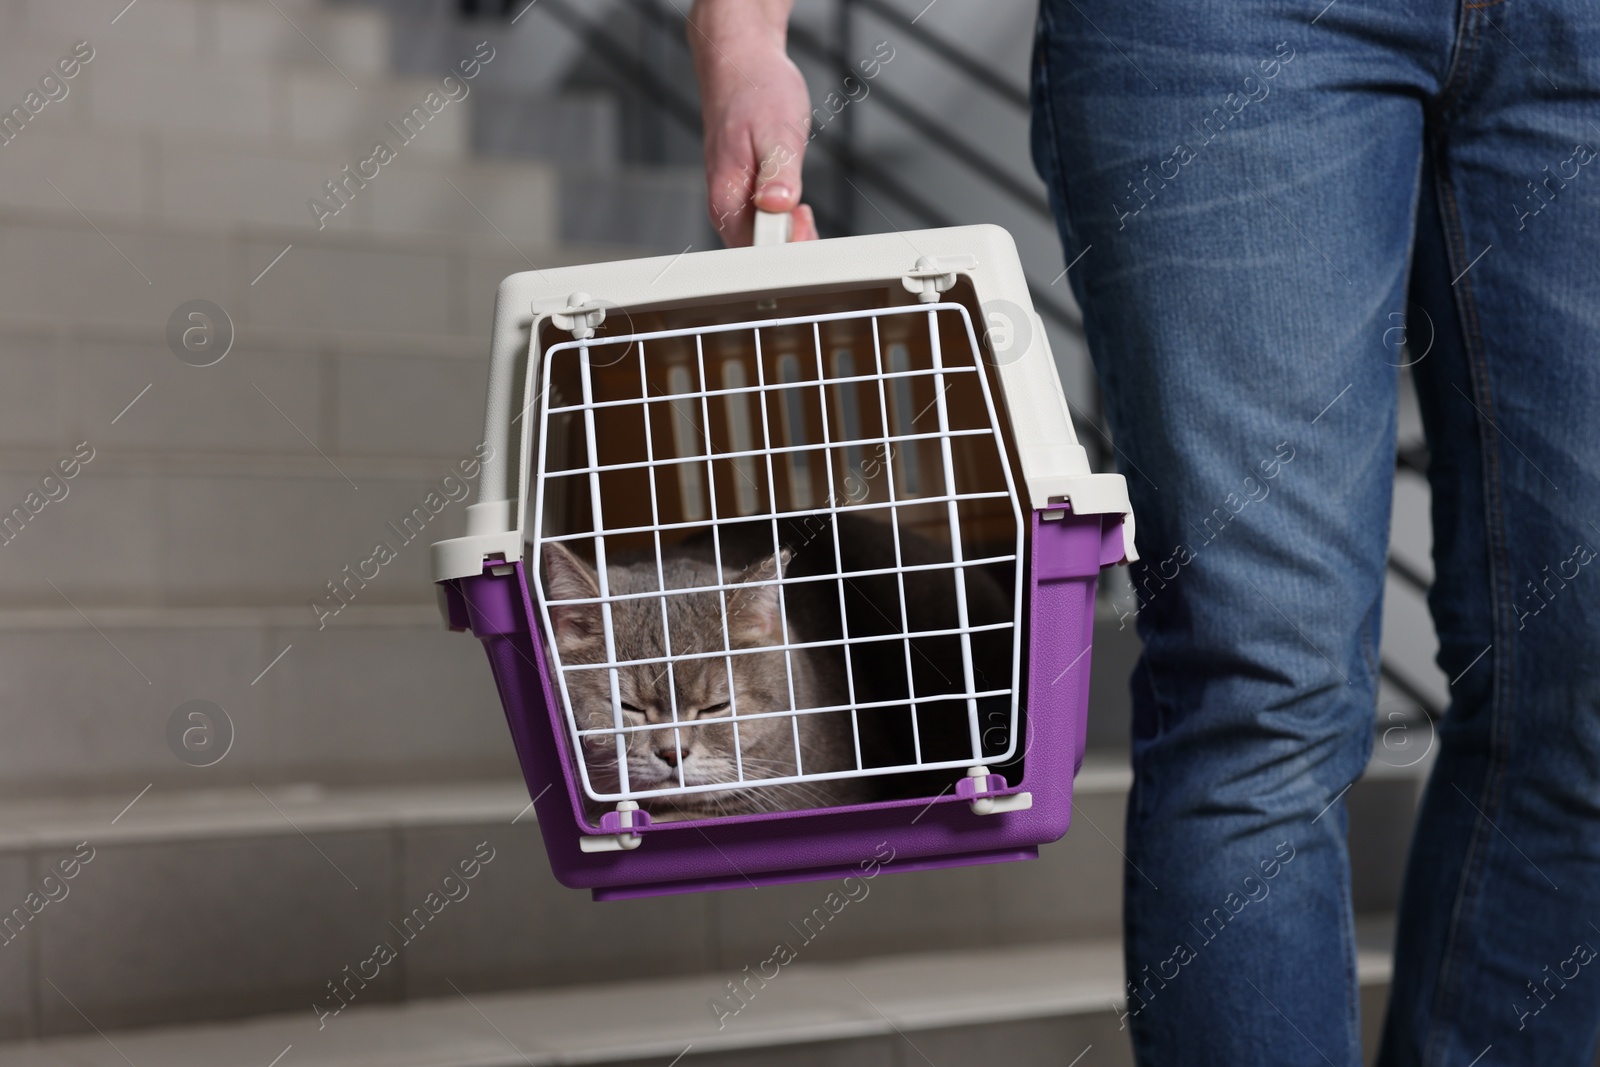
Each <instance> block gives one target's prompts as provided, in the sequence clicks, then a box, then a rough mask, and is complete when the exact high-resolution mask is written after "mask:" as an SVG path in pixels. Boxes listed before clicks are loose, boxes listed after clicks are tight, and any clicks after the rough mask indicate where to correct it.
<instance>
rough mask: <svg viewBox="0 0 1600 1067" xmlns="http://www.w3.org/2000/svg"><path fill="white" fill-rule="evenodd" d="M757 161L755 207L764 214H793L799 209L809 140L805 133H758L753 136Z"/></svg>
mask: <svg viewBox="0 0 1600 1067" xmlns="http://www.w3.org/2000/svg"><path fill="white" fill-rule="evenodd" d="M752 142H753V144H752V146H751V147H753V148H754V149H755V153H756V159H758V160H759V161H760V162H759V164H758V165H757V168H756V175H755V179H756V180H755V188H754V192H755V205H756V206H757V207H759V208H760V209H761V210H762V211H793V210H794V209H795V208H796V207H798V206H799V205H800V168H801V164H802V163H803V161H804V157H805V150H806V140H805V133H804V131H803V130H789V129H786V128H784V127H783V126H781V125H780V126H779V127H778V128H776V129H767V130H759V129H758V130H756V131H754V132H753V136H752Z"/></svg>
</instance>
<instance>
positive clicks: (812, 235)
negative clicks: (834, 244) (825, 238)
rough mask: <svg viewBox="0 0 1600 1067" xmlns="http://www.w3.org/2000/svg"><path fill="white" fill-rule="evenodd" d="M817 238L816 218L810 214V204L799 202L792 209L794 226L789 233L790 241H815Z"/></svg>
mask: <svg viewBox="0 0 1600 1067" xmlns="http://www.w3.org/2000/svg"><path fill="white" fill-rule="evenodd" d="M816 239H817V220H816V218H815V217H814V216H813V215H812V214H811V205H810V204H801V205H800V206H799V207H797V208H795V209H794V228H793V229H792V230H791V231H790V233H789V240H791V241H815V240H816Z"/></svg>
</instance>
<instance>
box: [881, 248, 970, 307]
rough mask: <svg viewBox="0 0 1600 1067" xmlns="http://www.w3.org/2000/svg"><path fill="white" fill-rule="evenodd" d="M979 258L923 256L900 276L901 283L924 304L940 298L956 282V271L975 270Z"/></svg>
mask: <svg viewBox="0 0 1600 1067" xmlns="http://www.w3.org/2000/svg"><path fill="white" fill-rule="evenodd" d="M977 266H978V260H977V258H976V257H974V256H941V257H939V258H937V259H935V258H931V257H929V256H923V257H921V258H920V259H918V260H917V264H916V266H914V267H912V268H911V271H910V273H908V274H903V275H901V276H900V284H901V285H903V286H905V287H906V292H908V293H911V294H913V295H914V296H915V297H916V298H917V299H918V300H920V301H922V302H923V303H924V304H931V303H933V302H934V301H936V300H938V299H939V294H940V293H943V292H945V291H946V290H948V289H951V288H953V287H954V286H955V284H956V272H957V271H962V270H975V269H977Z"/></svg>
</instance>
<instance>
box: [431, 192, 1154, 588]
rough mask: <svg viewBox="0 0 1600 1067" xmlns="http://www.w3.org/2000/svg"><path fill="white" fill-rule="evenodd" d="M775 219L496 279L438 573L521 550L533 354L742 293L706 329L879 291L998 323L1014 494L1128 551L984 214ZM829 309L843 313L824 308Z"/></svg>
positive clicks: (538, 370)
mask: <svg viewBox="0 0 1600 1067" xmlns="http://www.w3.org/2000/svg"><path fill="white" fill-rule="evenodd" d="M780 218H781V217H780ZM782 225H783V224H782V223H781V222H779V221H775V220H774V219H772V218H765V219H761V220H759V221H758V233H757V237H758V240H760V241H763V242H764V243H760V244H757V245H755V246H753V247H749V248H736V249H719V250H715V251H709V252H689V253H684V254H682V255H678V256H665V257H660V258H654V259H635V260H624V261H618V262H613V263H596V264H585V265H581V266H571V267H552V268H549V269H543V270H531V271H525V272H522V273H519V274H513V275H511V276H510V277H508V278H506V279H505V280H504V281H502V282H501V284H500V289H499V293H498V296H497V299H496V304H495V322H494V336H493V348H492V354H491V362H490V368H489V395H488V405H487V414H486V417H485V423H484V441H485V443H486V444H487V445H488V446H489V447H490V449H491V451H490V452H489V454H488V458H486V459H485V461H484V464H483V473H482V480H481V482H480V486H479V494H478V500H477V502H476V503H473V504H471V505H470V506H469V507H468V508H467V532H466V534H465V536H462V537H457V538H453V539H450V540H446V541H441V542H438V543H436V544H435V545H434V546H433V570H434V578H435V580H436V581H444V580H448V579H455V578H464V577H469V576H474V575H478V574H481V573H482V572H483V568H484V566H485V564H486V563H496V562H499V563H504V562H506V561H512V560H517V559H521V558H522V556H523V546H524V542H525V541H526V540H532V538H530V537H527V536H526V535H527V533H529V532H531V531H528V530H525V523H526V516H527V515H528V513H529V512H530V511H531V510H532V505H533V503H534V501H533V500H532V499H531V498H530V496H529V483H530V470H531V468H532V466H533V464H534V461H535V460H536V458H537V457H538V455H539V440H538V436H537V434H538V428H539V427H540V426H541V425H543V423H544V421H545V418H544V414H543V412H542V408H544V407H548V406H549V398H548V396H547V394H546V393H545V392H544V390H546V389H548V388H549V375H548V373H547V371H548V368H546V367H544V365H543V364H544V361H545V357H546V355H547V354H549V353H550V352H551V350H552V349H554V347H555V346H556V345H557V344H562V345H568V346H569V347H570V345H571V343H572V342H574V341H583V340H585V339H587V338H590V337H593V336H595V335H596V333H597V331H600V330H602V328H603V329H604V330H606V331H607V332H608V333H609V334H610V335H611V337H610V338H609V339H613V340H614V339H615V338H616V337H617V336H618V335H617V331H620V333H621V335H622V336H624V337H627V338H635V337H651V338H666V337H682V336H685V335H690V336H696V335H709V334H710V333H711V332H713V331H712V330H711V329H709V328H708V326H707V325H700V326H689V327H679V328H671V329H660V330H647V331H636V330H634V329H632V328H630V326H631V324H632V323H633V320H634V319H636V318H638V319H642V320H646V321H649V322H653V323H659V322H662V321H671V320H670V319H668V320H664V319H663V316H668V315H671V314H673V313H678V314H679V319H680V320H681V318H682V315H681V313H682V312H685V311H691V312H692V310H693V309H695V308H724V309H725V308H729V307H735V306H738V305H740V304H741V302H742V303H743V305H744V306H746V307H748V308H749V309H750V311H749V313H748V314H747V315H745V316H744V317H743V318H742V319H740V320H738V321H737V322H734V320H730V319H728V318H726V317H723V318H721V319H718V320H717V323H718V325H719V328H720V327H725V326H731V325H737V326H740V327H742V328H743V329H744V330H746V331H750V330H759V329H762V328H764V327H767V326H770V325H773V324H775V323H783V324H789V325H793V324H794V323H796V322H801V321H804V322H822V321H824V320H825V319H827V318H829V317H830V316H828V315H825V314H817V313H812V314H809V315H806V316H802V317H795V316H794V315H793V314H790V313H786V312H785V311H784V305H785V304H786V303H789V302H791V301H792V300H794V299H795V298H801V297H807V296H819V297H824V296H827V295H828V294H854V301H855V302H854V303H853V305H852V306H853V307H854V308H855V311H856V314H855V315H854V317H857V318H859V317H861V316H863V315H871V314H873V312H871V311H870V309H865V310H864V309H863V305H862V304H861V299H866V300H868V301H869V302H870V301H873V300H874V299H876V300H877V303H878V305H879V307H880V308H882V309H891V308H894V307H895V303H896V301H895V300H891V299H890V296H891V294H898V301H899V302H900V303H899V307H898V308H897V309H895V310H897V311H898V312H899V313H902V314H903V313H904V312H906V311H908V310H910V308H907V307H906V306H905V302H906V301H909V302H910V304H911V307H912V308H914V307H915V305H916V303H917V302H922V303H925V304H929V305H931V306H936V307H938V308H940V309H941V310H949V311H957V312H959V313H960V315H961V317H962V318H963V319H965V320H966V322H967V325H968V327H969V328H971V327H976V331H977V333H976V335H975V336H978V337H983V336H984V335H985V334H986V333H987V332H988V331H989V330H990V329H991V328H995V329H999V330H1002V331H1004V334H1005V337H1006V342H1005V344H1004V345H1002V346H1000V347H1002V348H1003V349H1004V351H1001V352H996V351H994V346H993V345H992V344H989V343H988V342H992V340H993V338H992V337H991V338H988V341H987V342H986V351H985V352H984V353H983V360H984V362H985V363H986V364H987V365H988V368H989V371H988V373H992V375H993V377H994V379H995V381H996V382H997V383H998V385H999V392H1000V399H1001V400H1002V401H1003V414H1004V422H1005V431H1006V435H1007V437H1008V440H1007V442H1006V443H1007V445H1008V451H1009V453H1010V455H1011V456H1012V457H1013V458H1014V460H1015V463H1016V466H1017V468H1018V470H1019V472H1020V475H1021V480H1022V483H1023V484H1022V486H1021V490H1022V496H1023V503H1024V504H1025V506H1027V507H1030V508H1032V509H1035V510H1039V509H1045V508H1049V507H1056V508H1059V507H1060V506H1061V505H1062V504H1063V503H1065V504H1069V505H1070V506H1071V509H1072V511H1073V513H1074V514H1078V515H1094V514H1100V515H1104V514H1119V515H1122V516H1124V522H1123V523H1122V530H1123V538H1124V549H1125V559H1126V561H1129V562H1131V561H1133V560H1135V559H1136V558H1137V556H1136V554H1135V551H1134V547H1133V546H1134V529H1133V517H1132V512H1131V509H1130V507H1129V503H1128V494H1127V484H1126V482H1125V481H1124V480H1123V478H1122V477H1121V476H1120V475H1116V474H1094V473H1092V472H1091V471H1090V469H1089V464H1088V457H1087V456H1086V454H1085V452H1084V450H1083V448H1082V446H1080V445H1079V444H1078V441H1077V437H1076V435H1075V434H1074V433H1073V429H1072V422H1071V418H1070V415H1069V409H1068V406H1067V402H1066V398H1065V396H1064V394H1063V392H1062V388H1061V382H1060V378H1059V376H1058V374H1057V371H1056V365H1055V362H1054V360H1053V358H1052V356H1051V353H1050V347H1049V341H1048V339H1047V336H1046V332H1045V328H1044V324H1043V322H1042V321H1041V320H1040V319H1039V317H1038V316H1037V314H1035V313H1034V312H1033V311H1032V310H1031V300H1030V299H1029V297H1028V290H1027V280H1026V278H1025V277H1024V275H1023V271H1022V267H1021V264H1020V262H1019V260H1018V258H1017V252H1016V246H1015V244H1014V243H1013V241H1012V239H1011V236H1010V234H1008V233H1007V232H1006V231H1005V230H1003V229H1001V228H1000V227H998V226H992V225H982V226H962V227H951V228H944V229H937V230H915V231H906V232H903V233H892V234H882V235H871V236H865V237H850V238H839V239H834V240H827V241H814V242H800V243H794V244H785V243H781V241H782V237H783V233H782V231H781V230H780V229H778V228H779V227H781V226H782ZM873 294H877V295H876V297H875V296H874V295H873ZM953 305H959V306H953ZM762 309H769V310H766V311H765V312H763V310H762ZM831 317H833V318H845V317H851V316H849V315H846V314H845V313H840V312H836V313H834V314H833V315H832V316H831ZM974 320H976V321H974ZM724 332H725V331H724ZM819 343H820V342H819ZM819 358H820V352H819ZM880 359H881V354H880ZM868 370H869V371H870V368H869V369H868ZM755 389H756V387H755V386H754V385H752V386H751V390H752V391H755ZM674 391H675V392H676V391H679V390H674ZM705 393H706V386H705V383H704V382H703V381H702V383H701V388H700V391H699V392H698V393H695V394H693V395H694V396H695V397H697V398H699V399H701V400H704V394H705ZM525 415H528V416H532V417H524V416H525ZM946 443H948V435H947V438H946Z"/></svg>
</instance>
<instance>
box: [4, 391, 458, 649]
mask: <svg viewBox="0 0 1600 1067" xmlns="http://www.w3.org/2000/svg"><path fill="white" fill-rule="evenodd" d="M262 403H263V404H265V401H262ZM134 410H135V411H137V410H138V409H137V407H135V409H134ZM268 411H269V413H270V411H271V409H270V408H269V409H268ZM128 417H129V418H131V417H132V416H131V415H129V416H128ZM88 447H89V448H92V449H94V452H93V455H92V457H90V456H89V453H88V451H87V450H85V451H84V457H85V458H89V459H90V462H89V463H87V464H86V465H85V464H81V463H80V464H79V465H78V469H77V472H76V476H75V477H73V478H71V479H62V478H60V475H59V473H58V474H57V475H56V476H55V478H53V479H51V480H50V481H49V482H45V481H43V479H44V478H45V476H46V475H48V474H50V472H51V471H53V470H55V468H56V465H57V463H58V462H60V461H61V460H63V459H66V460H72V459H73V458H74V453H73V452H72V451H71V450H68V451H65V452H62V453H59V454H58V453H52V452H44V453H38V454H34V453H19V452H11V453H7V454H6V455H5V456H4V457H3V458H4V459H5V460H7V461H8V465H9V466H10V469H9V470H7V471H4V472H3V473H0V494H3V495H0V500H3V501H4V502H5V509H6V510H5V512H4V515H5V517H6V519H7V520H8V521H9V525H7V526H5V527H4V529H5V538H4V539H0V551H4V552H5V553H6V559H7V563H8V565H7V566H6V567H5V568H3V570H0V598H3V600H0V602H3V603H4V604H6V605H7V606H10V607H47V606H59V605H61V602H62V601H61V597H60V595H59V594H58V593H56V592H55V591H54V589H52V586H51V583H54V586H55V587H57V588H59V589H60V590H62V591H64V592H65V594H66V595H67V596H69V597H72V598H73V600H74V602H76V603H78V604H79V605H80V606H82V607H91V606H92V607H102V606H103V607H227V606H233V605H248V606H262V607H265V606H284V607H289V606H292V607H295V608H297V609H298V610H299V611H300V612H302V613H303V614H304V618H305V619H306V621H307V622H311V623H315V621H316V619H317V616H316V615H315V614H314V613H313V612H312V611H311V609H310V608H309V607H307V604H308V603H309V602H310V601H312V600H313V599H315V600H316V601H318V602H326V603H327V604H329V605H333V606H336V604H337V601H335V600H334V599H333V594H332V592H331V591H330V589H329V588H328V584H327V583H329V582H337V583H340V584H342V583H343V582H345V581H346V580H350V581H352V582H357V581H359V579H358V578H357V577H355V576H356V575H357V573H358V572H359V571H361V570H365V571H366V572H368V574H369V575H370V574H372V573H373V572H376V573H377V577H376V578H375V579H372V580H371V581H369V582H367V583H365V585H364V587H358V586H356V585H352V586H350V587H349V588H350V589H352V590H354V592H352V593H346V594H345V595H346V596H348V597H352V598H354V599H355V600H357V601H358V602H360V603H364V604H365V603H371V604H397V603H398V604H418V603H431V602H432V599H433V595H434V593H433V588H432V585H431V582H432V575H431V574H430V572H429V565H428V559H427V556H428V547H427V546H428V545H429V544H430V543H432V542H433V541H435V540H442V539H443V538H445V537H448V536H456V535H458V534H459V533H460V532H461V530H462V529H463V528H464V522H465V520H464V518H463V516H464V514H465V507H466V502H467V501H468V500H469V499H470V493H471V492H473V491H475V489H476V481H475V478H468V477H466V473H471V472H474V471H475V468H474V467H473V466H472V463H473V461H474V456H473V452H472V445H471V444H470V443H469V442H467V443H463V445H462V447H461V450H460V458H459V459H450V460H436V461H432V462H431V463H430V462H428V461H408V460H384V459H360V460H358V459H351V458H345V457H338V456H331V457H329V458H328V459H323V458H322V457H319V456H316V455H314V454H313V455H310V456H309V457H302V456H289V455H277V456H273V455H266V456H218V455H212V454H205V453H196V454H180V455H173V454H159V455H155V456H151V455H145V454H139V453H136V452H131V451H127V452H123V451H118V450H116V449H115V448H113V447H112V446H111V445H109V444H107V443H106V440H105V438H104V437H102V438H101V440H100V443H99V444H98V445H97V444H95V443H93V442H90V443H89V446H88ZM306 451H308V452H309V446H307V447H306ZM29 457H31V460H32V461H31V462H29V461H28V458H29ZM462 462H466V463H467V464H468V468H467V472H466V473H464V472H463V471H462V470H461V468H460V464H461V463H462ZM25 463H26V464H27V465H26V466H24V464H25ZM70 466H71V463H70V462H69V467H70ZM347 479H348V480H347ZM52 485H53V486H55V488H54V489H52V488H51V486H52ZM47 493H53V494H54V499H50V498H49V497H47V496H46V494H47ZM30 494H34V495H32V496H30ZM14 508H21V509H22V514H21V515H19V514H17V513H16V512H15V511H14V510H13V509H14ZM419 510H420V514H419ZM35 512H36V513H35ZM379 543H383V544H386V545H388V546H389V550H390V551H388V552H377V551H376V550H375V547H374V546H376V545H378V544H379ZM391 553H392V554H393V558H389V557H390V556H391ZM346 566H348V567H349V568H350V570H349V571H348V572H346V571H345V570H344V568H345V567H346Z"/></svg>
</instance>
